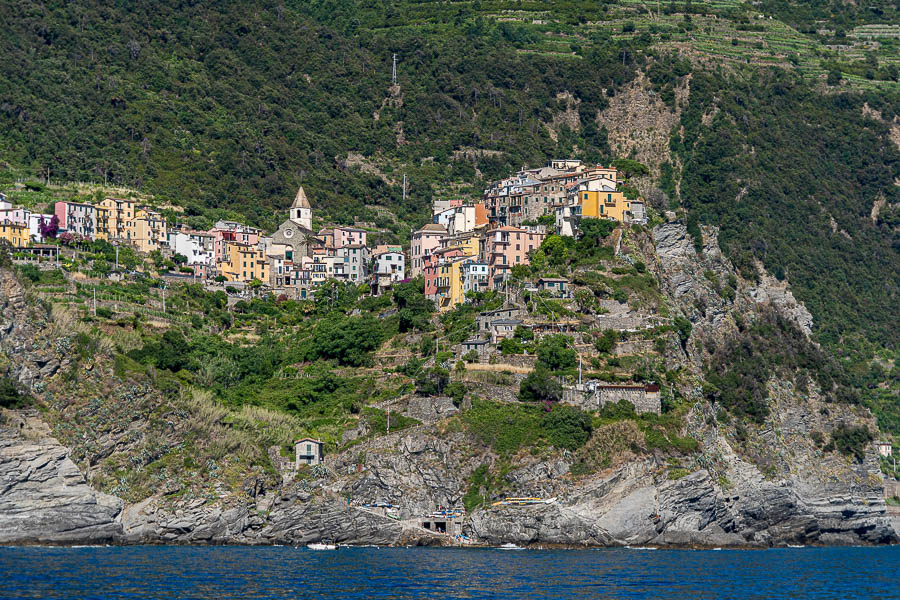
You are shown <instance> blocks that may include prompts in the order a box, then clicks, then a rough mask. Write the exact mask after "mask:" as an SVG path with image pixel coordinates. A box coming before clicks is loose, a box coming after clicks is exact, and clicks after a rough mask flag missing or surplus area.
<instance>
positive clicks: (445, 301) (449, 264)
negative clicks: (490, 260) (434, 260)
mask: <svg viewBox="0 0 900 600" xmlns="http://www.w3.org/2000/svg"><path fill="white" fill-rule="evenodd" d="M476 242H477V240H476ZM471 260H472V257H471V256H460V257H459V258H453V259H449V260H447V261H446V262H445V263H444V264H442V265H440V266H439V267H438V277H437V295H436V300H437V305H438V310H440V311H441V312H446V311H448V310H452V309H453V308H454V307H455V306H457V305H458V304H462V303H463V302H465V300H466V292H465V290H464V289H463V265H465V264H466V263H467V262H470V261H471Z"/></svg>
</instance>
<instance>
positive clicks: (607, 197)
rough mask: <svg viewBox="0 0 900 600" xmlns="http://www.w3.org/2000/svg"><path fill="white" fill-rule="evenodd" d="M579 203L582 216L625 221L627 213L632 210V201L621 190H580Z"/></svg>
mask: <svg viewBox="0 0 900 600" xmlns="http://www.w3.org/2000/svg"><path fill="white" fill-rule="evenodd" d="M578 203H579V204H580V205H581V216H582V217H593V218H595V219H599V218H604V217H605V218H607V219H615V220H616V221H620V222H623V223H624V222H625V213H627V212H628V211H630V210H631V202H629V201H628V198H626V197H625V194H623V193H622V192H619V191H610V190H609V189H606V190H603V191H596V192H592V191H580V192H578Z"/></svg>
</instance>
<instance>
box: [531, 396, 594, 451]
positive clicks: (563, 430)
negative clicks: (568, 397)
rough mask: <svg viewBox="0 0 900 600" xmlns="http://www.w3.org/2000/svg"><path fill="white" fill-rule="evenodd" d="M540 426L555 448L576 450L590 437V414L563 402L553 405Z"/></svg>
mask: <svg viewBox="0 0 900 600" xmlns="http://www.w3.org/2000/svg"><path fill="white" fill-rule="evenodd" d="M541 426H542V429H543V430H544V435H545V437H546V439H547V441H548V442H549V443H550V444H552V445H553V446H555V447H556V448H564V449H566V450H577V449H578V448H580V447H582V446H583V445H584V444H585V442H587V441H588V438H590V437H591V429H592V428H591V416H590V415H589V414H587V413H586V412H584V411H583V410H579V409H577V408H575V407H573V406H567V405H565V404H556V405H554V406H553V407H552V408H551V410H550V412H548V413H546V414H545V416H544V418H543V419H542V421H541Z"/></svg>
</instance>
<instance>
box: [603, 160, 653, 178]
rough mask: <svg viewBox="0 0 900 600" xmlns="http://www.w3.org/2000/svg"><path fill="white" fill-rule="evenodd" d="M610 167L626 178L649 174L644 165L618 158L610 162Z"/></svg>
mask: <svg viewBox="0 0 900 600" xmlns="http://www.w3.org/2000/svg"><path fill="white" fill-rule="evenodd" d="M612 166H614V167H615V168H616V169H618V170H620V171H622V172H624V173H625V176H626V177H636V176H640V175H647V174H648V173H649V172H650V169H648V168H647V166H646V165H644V164H641V163H639V162H638V161H636V160H633V159H630V158H618V159H616V160H614V161H612Z"/></svg>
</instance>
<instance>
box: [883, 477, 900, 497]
mask: <svg viewBox="0 0 900 600" xmlns="http://www.w3.org/2000/svg"><path fill="white" fill-rule="evenodd" d="M895 496H896V497H897V498H900V481H897V480H895V479H885V480H884V497H885V498H893V497H895Z"/></svg>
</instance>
